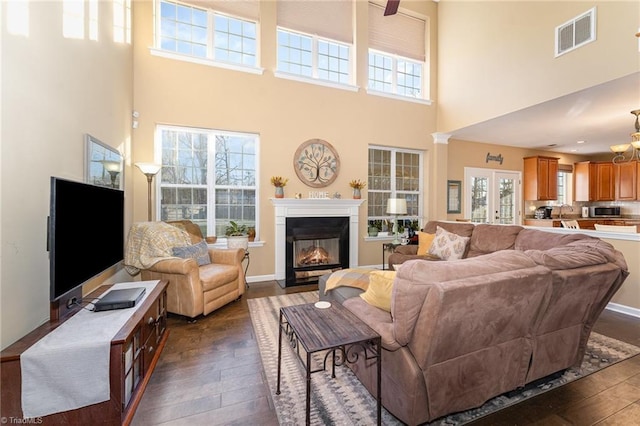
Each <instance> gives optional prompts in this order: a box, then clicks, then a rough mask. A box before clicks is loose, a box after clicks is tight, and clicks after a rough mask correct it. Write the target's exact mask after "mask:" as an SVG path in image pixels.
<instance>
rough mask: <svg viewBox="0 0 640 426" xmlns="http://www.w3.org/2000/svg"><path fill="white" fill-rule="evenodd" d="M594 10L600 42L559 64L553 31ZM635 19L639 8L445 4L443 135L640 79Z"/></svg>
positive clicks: (631, 4)
mask: <svg viewBox="0 0 640 426" xmlns="http://www.w3.org/2000/svg"><path fill="white" fill-rule="evenodd" d="M594 6H596V15H597V27H596V28H597V33H596V36H597V40H596V41H595V42H592V43H590V44H588V45H585V46H583V47H581V48H579V49H577V50H575V51H573V52H570V53H567V54H565V55H562V56H560V57H558V58H555V57H554V44H555V42H554V34H555V28H556V27H557V26H558V25H561V24H563V23H565V22H566V21H568V20H570V19H572V18H574V17H576V16H578V15H580V14H582V13H584V12H586V11H588V10H589V9H591V8H592V7H594ZM638 16H640V2H637V1H600V2H582V1H557V2H552V1H493V2H488V1H477V2H476V1H452V0H442V1H440V2H439V3H438V25H439V32H438V40H439V44H438V49H439V57H438V81H439V84H438V98H437V100H438V130H439V131H441V132H449V131H452V130H454V129H458V128H461V127H465V126H468V125H471V124H475V123H479V122H482V121H485V120H488V119H491V118H495V117H498V116H501V115H504V114H507V113H510V112H513V111H517V110H520V109H523V108H525V107H529V106H532V105H536V104H539V103H541V102H544V101H548V100H550V99H554V98H557V97H560V96H563V95H566V94H569V93H573V92H576V91H579V90H581V89H585V88H588V87H591V86H595V85H597V84H601V83H604V82H607V81H611V80H614V79H616V78H620V77H623V76H626V75H629V74H631V73H634V72H637V71H638V63H639V62H638V61H639V60H640V53H639V52H638V41H637V38H636V37H633V35H634V34H635V33H636V32H637V31H638V25H640V22H639V21H638Z"/></svg>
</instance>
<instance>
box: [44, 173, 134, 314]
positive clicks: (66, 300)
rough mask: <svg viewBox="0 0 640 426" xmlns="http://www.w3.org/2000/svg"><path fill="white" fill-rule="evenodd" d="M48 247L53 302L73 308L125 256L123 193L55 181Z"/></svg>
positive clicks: (81, 184) (51, 298)
mask: <svg viewBox="0 0 640 426" xmlns="http://www.w3.org/2000/svg"><path fill="white" fill-rule="evenodd" d="M48 247H49V273H50V288H51V291H50V300H51V302H57V303H58V304H59V305H61V306H66V307H67V308H69V307H70V305H73V304H74V303H75V302H80V301H79V300H75V299H74V300H71V299H73V297H72V296H74V297H75V295H76V294H78V289H81V286H82V285H83V284H84V283H85V282H87V281H88V280H90V279H91V278H93V277H95V276H97V275H98V274H100V273H101V272H103V271H105V270H106V269H108V268H110V267H111V266H113V265H115V264H117V263H118V262H120V261H121V260H122V259H123V258H124V191H121V190H118V189H112V188H106V187H101V186H96V185H89V184H87V183H81V182H74V181H71V180H66V179H61V178H57V177H51V197H50V212H49V237H48ZM80 294H81V293H80Z"/></svg>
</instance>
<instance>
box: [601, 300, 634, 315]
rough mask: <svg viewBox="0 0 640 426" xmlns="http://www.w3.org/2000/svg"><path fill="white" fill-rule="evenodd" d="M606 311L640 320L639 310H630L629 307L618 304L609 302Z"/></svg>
mask: <svg viewBox="0 0 640 426" xmlns="http://www.w3.org/2000/svg"><path fill="white" fill-rule="evenodd" d="M606 309H609V310H610V311H614V312H619V313H621V314H626V315H631V316H632V317H636V318H640V309H638V308H632V307H631V306H626V305H620V304H618V303H612V302H609V304H608V305H607V306H606Z"/></svg>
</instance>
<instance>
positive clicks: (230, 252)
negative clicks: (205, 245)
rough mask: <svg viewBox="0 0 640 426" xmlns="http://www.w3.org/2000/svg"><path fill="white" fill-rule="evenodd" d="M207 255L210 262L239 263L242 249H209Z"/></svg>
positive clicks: (242, 257) (241, 257)
mask: <svg viewBox="0 0 640 426" xmlns="http://www.w3.org/2000/svg"><path fill="white" fill-rule="evenodd" d="M209 257H211V262H212V263H220V264H223V265H241V264H242V259H244V250H243V249H241V248H238V249H215V248H211V249H209Z"/></svg>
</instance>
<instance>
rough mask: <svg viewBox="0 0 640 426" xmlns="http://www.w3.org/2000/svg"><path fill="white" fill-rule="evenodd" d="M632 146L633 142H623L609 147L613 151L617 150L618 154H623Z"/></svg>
mask: <svg viewBox="0 0 640 426" xmlns="http://www.w3.org/2000/svg"><path fill="white" fill-rule="evenodd" d="M630 146H631V144H628V143H621V144H619V145H611V146H610V147H609V149H611V151H613V152H615V153H616V154H621V153H623V152H625V151H626V150H628V149H629V147H630Z"/></svg>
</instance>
